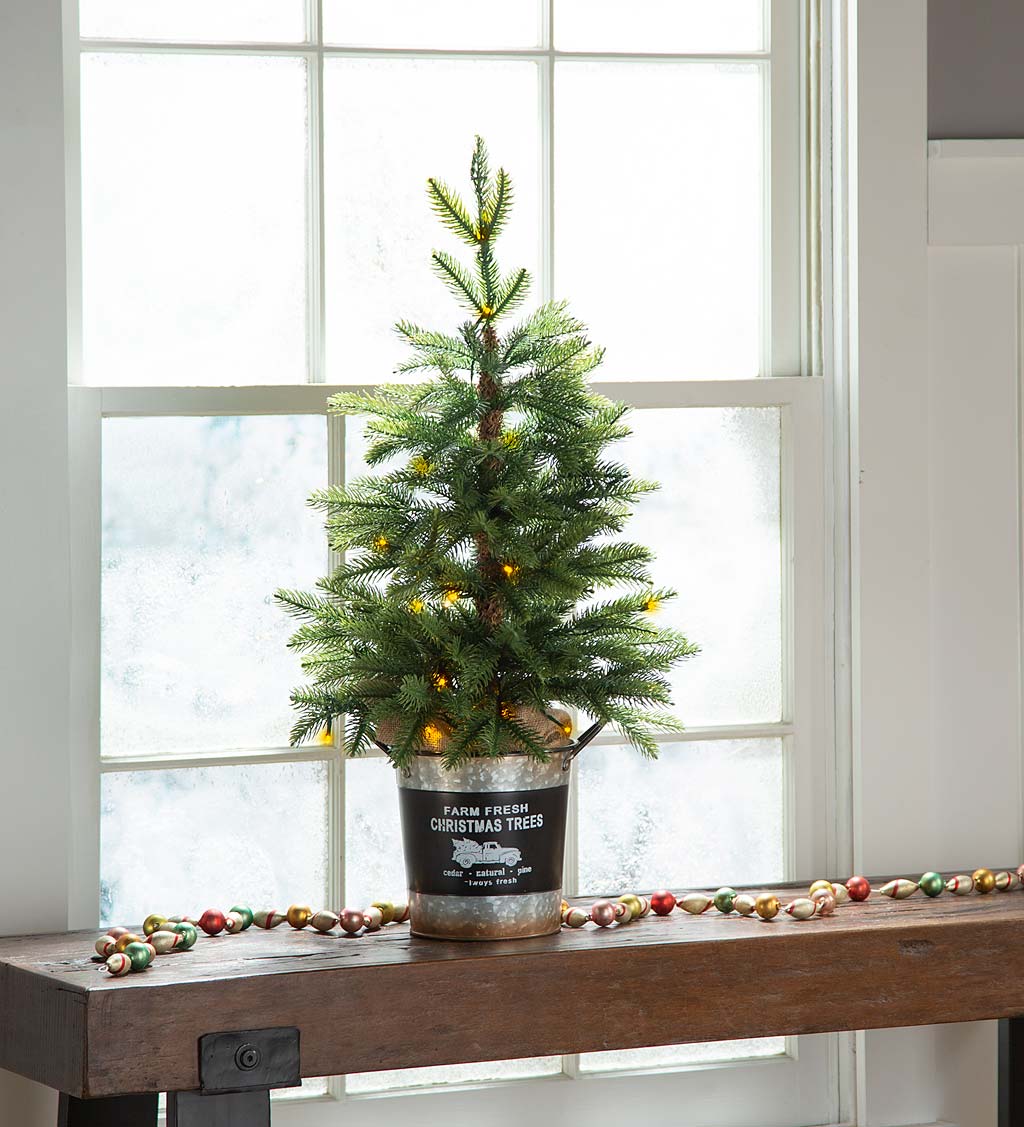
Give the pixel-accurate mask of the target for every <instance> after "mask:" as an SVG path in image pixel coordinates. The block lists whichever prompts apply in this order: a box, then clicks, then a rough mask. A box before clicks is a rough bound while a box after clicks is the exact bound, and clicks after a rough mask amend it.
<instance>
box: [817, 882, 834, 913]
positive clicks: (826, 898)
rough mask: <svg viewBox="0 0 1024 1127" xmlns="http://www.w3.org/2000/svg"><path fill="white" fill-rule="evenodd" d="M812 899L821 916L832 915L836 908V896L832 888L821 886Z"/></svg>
mask: <svg viewBox="0 0 1024 1127" xmlns="http://www.w3.org/2000/svg"><path fill="white" fill-rule="evenodd" d="M811 899H812V900H813V901H814V907H815V909H816V910H817V912H818V915H819V916H831V915H832V914H833V913H834V912H835V910H836V898H835V897H834V896H833V895H832V890H831V889H826V888H819V889H818V891H817V892H816V893H815V894H814V895H813V896H812V897H811Z"/></svg>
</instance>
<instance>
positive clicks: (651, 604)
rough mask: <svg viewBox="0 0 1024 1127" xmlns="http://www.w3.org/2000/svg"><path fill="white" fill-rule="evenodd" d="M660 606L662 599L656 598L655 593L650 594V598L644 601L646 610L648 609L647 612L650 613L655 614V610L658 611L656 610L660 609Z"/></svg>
mask: <svg viewBox="0 0 1024 1127" xmlns="http://www.w3.org/2000/svg"><path fill="white" fill-rule="evenodd" d="M660 606H661V600H660V599H656V598H655V597H654V596H653V595H651V596H650V598H648V599H647V600H646V601H645V602H644V610H645V611H646V612H647V613H648V614H654V612H655V611H656V610H657V609H658V607H660Z"/></svg>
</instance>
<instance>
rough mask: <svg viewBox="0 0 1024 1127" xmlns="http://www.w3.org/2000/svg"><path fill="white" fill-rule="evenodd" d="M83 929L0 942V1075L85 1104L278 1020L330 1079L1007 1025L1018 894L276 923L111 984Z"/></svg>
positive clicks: (1017, 987)
mask: <svg viewBox="0 0 1024 1127" xmlns="http://www.w3.org/2000/svg"><path fill="white" fill-rule="evenodd" d="M872 883H874V884H875V885H876V887H877V883H879V882H872ZM794 887H803V888H805V887H806V886H805V885H801V886H794ZM749 891H753V890H749ZM757 891H761V890H757ZM778 891H780V892H783V891H784V890H781V889H780V890H778ZM788 895H789V896H792V895H793V893H792V891H789V892H788ZM581 903H582V901H581ZM97 934H98V933H96V932H72V933H69V934H65V935H45V936H25V937H19V938H14V939H2V940H0V1067H2V1068H6V1069H10V1070H12V1071H14V1072H18V1073H21V1074H22V1075H24V1076H28V1077H30V1078H32V1079H34V1080H37V1081H40V1082H41V1083H44V1084H48V1085H50V1086H51V1087H54V1088H58V1089H60V1090H62V1091H65V1092H68V1093H69V1094H71V1095H76V1096H102V1095H113V1094H118V1093H128V1092H142V1091H158V1090H159V1091H163V1090H186V1089H192V1088H196V1087H198V1084H199V1080H198V1063H197V1049H196V1042H197V1039H198V1038H199V1037H200V1036H202V1035H203V1034H205V1033H213V1032H220V1031H226V1030H236V1029H259V1028H265V1027H272V1026H297V1027H298V1028H299V1030H300V1037H301V1068H302V1075H303V1076H328V1075H336V1074H339V1073H345V1072H365V1071H372V1070H378V1069H392V1068H406V1067H413V1066H417V1065H439V1064H455V1063H461V1062H467V1061H483V1060H499V1059H505V1058H509V1057H526V1056H547V1055H556V1054H561V1053H577V1052H591V1051H595V1050H604V1049H627V1048H637V1047H641V1046H650V1045H667V1044H679V1043H684V1042H694V1041H719V1040H729V1039H732V1038H738V1037H766V1036H782V1035H792V1034H800V1033H825V1032H833V1031H837V1030H847V1029H869V1028H879V1027H893V1026H905V1025H930V1024H933V1023H938V1022H951V1021H972V1020H978V1019H984V1018H999V1017H1009V1016H1014V1015H1020V1014H1024V892H1021V891H1015V892H1011V893H992V894H990V895H988V896H977V895H974V896H968V897H963V898H961V897H954V896H951V895H948V894H944V895H943V896H941V897H940V898H938V899H936V900H928V899H926V898H925V897H924V896H923V895H921V894H920V893H918V894H917V895H915V896H914V897H912V898H911V899H909V900H904V901H898V902H897V901H892V900H888V899H886V898H884V897H880V896H877V895H872V897H871V899H870V900H869V901H868V902H867V903H864V904H850V903H847V904H844V905H842V906H841V907H840V908H839V909H838V911H837V912H836V914H835V916H833V917H831V918H828V919H812V920H808V921H804V922H799V923H798V922H796V921H794V920H791V919H790V918H789V917H787V916H784V915H780V916H779V917H777V918H776V919H775V920H773V921H771V922H766V921H763V920H759V919H757V918H756V917H755V918H752V919H744V918H742V917H739V916H736V915H732V916H722V915H719V914H718V913H716V912H714V910H712V911H710V912H708V913H707V914H705V915H702V916H696V917H694V916H688V915H685V914H683V913H682V912H680V911H676V912H673V914H672V915H671V916H667V917H663V918H660V917H656V916H653V915H652V916H649V917H647V918H646V919H643V920H640V921H637V922H635V923H633V924H631V925H629V926H628V927H623V928H616V927H613V928H608V929H605V930H598V929H596V928H593V927H590V926H587V927H586V928H583V929H581V930H578V931H570V930H568V929H563V930H562V932H561V933H560V934H558V935H553V936H548V937H546V938H543V939H529V940H510V941H504V942H488V943H443V942H438V941H436V940H426V939H416V938H413V937H411V936H410V935H409V930H408V926H407V925H404V924H403V925H391V926H389V927H387V928H385V929H383V930H382V931H380V932H378V933H376V934H373V935H370V936H366V937H362V938H352V937H340V936H338V935H337V934H334V935H320V934H318V933H316V932H313V931H311V930H308V929H307V930H305V931H301V932H299V931H294V930H292V929H291V928H290V927H288V925H287V924H285V925H283V926H281V927H280V928H277V929H275V930H274V931H269V932H268V931H260V930H258V929H256V928H251V929H250V930H248V931H246V932H244V933H242V934H240V935H234V936H228V935H222V936H217V937H215V938H207V937H205V936H204V937H201V938H200V940H199V942H198V943H197V944H196V946H195V947H194V948H193V949H192V950H191V951H187V952H181V953H178V952H176V953H173V954H169V955H165V956H161V957H159V958H157V960H156V961H155V962H154V964H153V965H152V966H151V967H150V968H149V969H148V970H147V971H145V972H144V973H142V974H135V975H129V976H128V977H126V978H118V979H115V978H113V977H111V976H110V975H109V974H107V973H106V971H105V969H104V968H103V966H102V963H101V962H100V961H99V960H98V959H94V958H93V957H92V944H93V942H94V940H95V939H96V938H97Z"/></svg>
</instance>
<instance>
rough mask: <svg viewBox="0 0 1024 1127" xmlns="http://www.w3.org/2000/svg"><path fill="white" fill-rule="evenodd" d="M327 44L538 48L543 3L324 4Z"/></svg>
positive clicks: (354, 0)
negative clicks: (541, 5) (541, 4)
mask: <svg viewBox="0 0 1024 1127" xmlns="http://www.w3.org/2000/svg"><path fill="white" fill-rule="evenodd" d="M323 5H324V40H325V42H327V43H343V44H348V45H355V46H359V47H365V46H370V47H448V48H453V49H457V50H465V49H469V48H474V47H476V48H484V49H501V48H514V47H536V46H539V44H540V24H541V14H540V4H539V3H538V2H537V0H516V2H515V3H514V4H493V5H490V4H481V3H480V2H479V0H388V3H386V4H385V3H381V2H380V0H374V2H372V3H367V2H366V0H323Z"/></svg>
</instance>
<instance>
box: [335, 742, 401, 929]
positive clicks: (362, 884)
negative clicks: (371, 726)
mask: <svg viewBox="0 0 1024 1127" xmlns="http://www.w3.org/2000/svg"><path fill="white" fill-rule="evenodd" d="M406 898H407V892H406V882H405V862H404V860H403V854H402V831H401V829H400V826H399V821H398V787H397V785H396V784H395V772H394V768H393V767H392V766H391V763H390V762H389V761H388V760H387V759H380V758H372V759H350V760H349V761H348V762H347V763H346V764H345V903H346V904H347V905H349V906H350V907H353V908H365V907H366V905H367V904H372V903H373V901H374V900H380V899H385V900H392V901H399V900H405V899H406Z"/></svg>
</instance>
